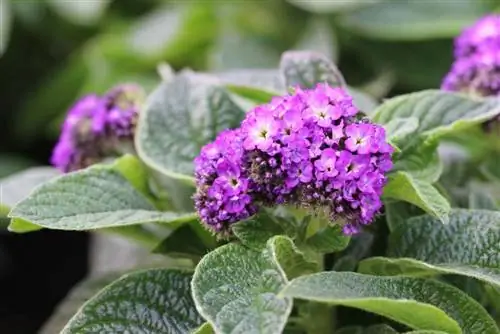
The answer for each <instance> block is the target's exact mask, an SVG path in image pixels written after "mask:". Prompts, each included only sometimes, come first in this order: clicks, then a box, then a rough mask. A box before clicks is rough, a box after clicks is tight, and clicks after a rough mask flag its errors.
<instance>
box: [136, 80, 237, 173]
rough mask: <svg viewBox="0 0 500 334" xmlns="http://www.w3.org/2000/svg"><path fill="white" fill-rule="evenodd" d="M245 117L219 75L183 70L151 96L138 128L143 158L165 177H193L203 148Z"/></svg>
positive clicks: (138, 139) (138, 146)
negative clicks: (195, 162)
mask: <svg viewBox="0 0 500 334" xmlns="http://www.w3.org/2000/svg"><path fill="white" fill-rule="evenodd" d="M243 115H244V113H243V111H242V110H241V109H240V108H238V106H237V105H236V104H235V103H234V102H233V101H232V100H231V98H230V96H229V94H228V92H227V91H226V90H225V89H224V87H223V86H222V85H221V84H220V81H219V80H218V79H217V78H216V77H212V76H209V75H203V74H198V73H193V72H190V71H184V72H183V73H181V74H180V75H178V76H177V77H175V78H173V79H172V81H170V82H166V83H162V84H161V85H160V86H159V87H158V88H157V89H156V90H155V91H154V92H153V93H152V94H151V95H150V96H149V98H148V100H147V103H146V107H145V109H144V110H143V112H142V114H141V116H140V119H139V125H138V129H137V135H136V147H137V150H138V153H139V156H140V157H141V158H142V159H143V160H144V161H145V162H146V163H147V164H148V165H150V166H151V167H153V168H155V169H157V170H158V171H160V172H162V173H164V174H165V175H168V176H171V177H176V178H180V179H183V180H190V181H191V180H192V177H191V176H190V175H191V174H192V173H193V169H194V167H193V159H194V158H195V157H196V156H197V155H198V153H199V151H200V148H201V147H202V146H203V145H205V144H206V143H207V142H209V141H211V140H213V139H214V138H215V136H217V134H218V133H219V132H220V131H222V130H224V129H227V128H232V127H236V126H238V125H239V122H240V121H241V119H242V117H243Z"/></svg>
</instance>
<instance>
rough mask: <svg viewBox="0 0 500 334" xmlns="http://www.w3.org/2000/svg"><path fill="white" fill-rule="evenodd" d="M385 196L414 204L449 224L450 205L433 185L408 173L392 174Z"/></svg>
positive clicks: (385, 189)
mask: <svg viewBox="0 0 500 334" xmlns="http://www.w3.org/2000/svg"><path fill="white" fill-rule="evenodd" d="M384 196H385V197H387V198H392V199H396V200H402V201H405V202H408V203H411V204H414V205H416V206H418V207H419V208H421V209H422V210H424V211H425V212H427V213H429V214H431V215H433V216H435V217H437V218H439V220H441V221H442V222H443V223H446V222H448V213H449V212H450V210H451V207H450V203H448V201H447V200H446V198H444V197H443V196H442V195H441V194H440V193H439V192H438V191H437V189H436V188H434V187H433V186H432V184H430V183H428V182H425V181H421V180H418V179H416V178H414V177H413V176H411V175H410V174H408V173H406V172H396V173H393V174H390V176H389V182H388V183H387V185H386V186H385V188H384Z"/></svg>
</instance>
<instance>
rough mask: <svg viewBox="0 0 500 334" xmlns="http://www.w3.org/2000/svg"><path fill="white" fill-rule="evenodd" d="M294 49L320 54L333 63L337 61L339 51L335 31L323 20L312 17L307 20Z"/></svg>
mask: <svg viewBox="0 0 500 334" xmlns="http://www.w3.org/2000/svg"><path fill="white" fill-rule="evenodd" d="M294 49H295V50H303V51H317V52H321V53H322V54H324V55H325V56H326V57H327V58H329V59H331V60H332V61H333V62H334V63H336V62H337V59H338V52H339V50H338V45H337V37H336V35H335V31H334V30H333V27H332V26H331V25H330V24H329V23H328V21H327V20H326V19H324V18H318V17H313V18H311V19H310V20H309V22H308V24H307V26H306V29H305V30H304V33H303V34H302V36H301V38H300V40H299V41H298V43H297V44H296V45H295V47H294Z"/></svg>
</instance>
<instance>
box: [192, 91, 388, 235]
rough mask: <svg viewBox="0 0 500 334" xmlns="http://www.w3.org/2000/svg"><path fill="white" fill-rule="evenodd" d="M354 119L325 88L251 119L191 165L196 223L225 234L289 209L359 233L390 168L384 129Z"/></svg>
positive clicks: (348, 101)
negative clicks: (262, 209) (266, 210)
mask: <svg viewBox="0 0 500 334" xmlns="http://www.w3.org/2000/svg"><path fill="white" fill-rule="evenodd" d="M357 115H358V109H357V108H356V107H355V106H354V105H353V102H352V98H351V97H350V96H349V95H348V94H347V93H346V92H345V91H344V90H343V89H341V88H331V87H329V86H328V85H326V84H325V85H323V84H319V85H318V86H317V87H316V88H314V89H310V90H301V89H296V90H295V93H294V94H292V95H287V96H284V97H276V98H274V99H273V100H272V101H271V102H270V103H269V104H265V105H261V106H258V107H256V108H255V109H253V110H252V111H250V112H249V113H248V114H247V115H246V118H245V119H244V120H243V122H242V124H241V127H240V128H238V129H237V130H228V131H225V132H223V133H221V134H220V135H219V136H218V138H217V139H216V140H215V141H214V142H213V143H210V144H208V145H206V146H205V147H204V148H203V149H202V150H201V153H200V155H199V156H198V157H197V158H196V160H195V165H196V170H195V175H196V181H197V193H196V195H195V203H196V208H197V210H198V212H199V214H200V217H201V220H202V221H203V222H204V223H205V224H207V225H208V226H209V227H210V228H211V229H213V230H214V231H217V232H226V231H228V230H229V226H230V225H231V224H232V223H235V222H237V221H240V220H242V219H245V218H248V217H250V216H251V215H253V214H254V213H255V212H256V211H257V209H258V206H261V205H263V206H274V205H280V204H290V205H297V206H301V207H307V208H310V209H312V210H317V211H318V210H322V211H326V213H327V214H329V216H330V219H331V221H334V222H338V223H340V224H342V226H343V230H344V233H345V234H353V233H357V232H358V231H359V230H360V228H361V226H363V225H366V224H369V223H371V222H372V221H373V219H374V217H375V215H376V214H377V213H378V212H379V210H380V208H381V206H382V203H381V200H380V196H381V193H382V188H383V186H384V184H385V182H386V178H385V176H384V174H385V173H386V172H387V171H388V170H390V169H391V167H392V161H391V153H392V147H391V146H390V145H389V144H388V143H387V141H386V138H385V131H384V129H383V128H382V127H381V126H379V125H376V124H372V123H370V122H369V121H368V120H367V119H358V118H357Z"/></svg>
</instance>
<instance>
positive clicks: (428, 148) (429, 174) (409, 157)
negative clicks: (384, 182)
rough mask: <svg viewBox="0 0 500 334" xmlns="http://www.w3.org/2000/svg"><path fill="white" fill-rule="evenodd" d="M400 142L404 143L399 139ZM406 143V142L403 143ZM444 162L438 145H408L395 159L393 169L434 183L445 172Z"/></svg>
mask: <svg viewBox="0 0 500 334" xmlns="http://www.w3.org/2000/svg"><path fill="white" fill-rule="evenodd" d="M399 143H403V142H401V141H399ZM403 145H404V144H403ZM443 168H444V165H443V162H442V161H441V157H440V155H439V152H438V150H437V145H436V144H432V145H415V146H412V147H408V148H406V149H405V151H404V152H402V153H401V154H400V155H399V156H398V157H397V159H395V160H394V166H393V168H392V171H403V172H405V173H408V174H411V176H413V177H414V178H416V179H419V180H421V181H428V182H430V183H434V182H436V181H437V180H439V177H440V176H441V174H442V173H443Z"/></svg>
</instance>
